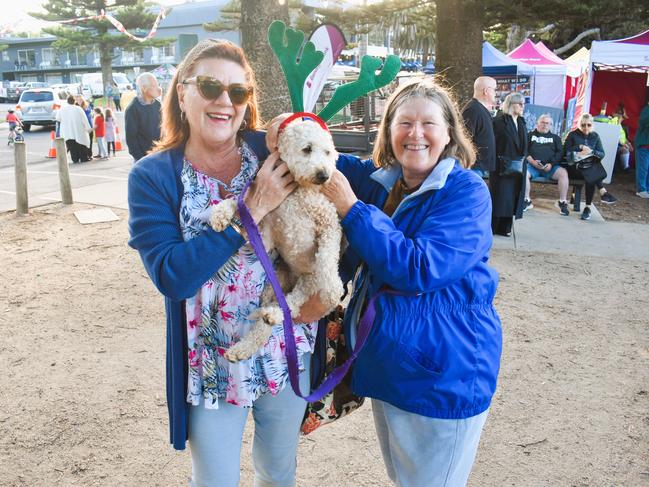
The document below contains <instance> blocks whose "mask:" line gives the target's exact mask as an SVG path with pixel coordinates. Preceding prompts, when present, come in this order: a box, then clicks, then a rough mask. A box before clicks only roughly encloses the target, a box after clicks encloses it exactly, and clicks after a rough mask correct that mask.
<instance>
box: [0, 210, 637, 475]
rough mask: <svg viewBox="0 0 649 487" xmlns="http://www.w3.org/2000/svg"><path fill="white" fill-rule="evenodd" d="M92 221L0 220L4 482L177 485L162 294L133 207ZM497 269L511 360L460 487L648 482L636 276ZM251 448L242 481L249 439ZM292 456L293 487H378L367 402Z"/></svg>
mask: <svg viewBox="0 0 649 487" xmlns="http://www.w3.org/2000/svg"><path fill="white" fill-rule="evenodd" d="M85 208H88V207H87V206H85V205H75V206H74V207H73V208H65V207H62V206H60V205H51V206H47V207H43V208H40V209H38V210H36V211H35V213H34V215H33V216H31V217H28V218H25V219H16V218H15V217H14V216H13V214H10V213H7V214H2V215H0V236H1V238H0V263H1V269H2V292H0V334H1V336H2V340H0V370H2V371H4V373H3V374H2V376H0V485H1V486H3V487H4V486H7V487H12V486H29V487H38V486H48V487H50V486H59V485H61V486H130V485H144V486H183V485H187V478H188V476H189V472H190V463H189V455H188V453H187V452H184V453H176V452H174V451H173V450H172V449H171V448H170V447H169V446H168V444H167V441H168V437H167V423H166V421H167V420H166V407H165V395H164V315H163V302H162V298H161V297H160V296H159V295H158V294H157V292H156V291H155V290H154V288H153V286H152V285H151V283H150V281H149V280H148V278H147V277H146V275H145V272H144V270H143V268H142V265H141V264H140V261H139V258H138V256H137V254H136V253H135V252H134V251H131V250H130V249H128V247H127V246H126V239H127V229H126V221H125V220H126V217H127V215H126V212H125V211H121V210H114V211H115V212H116V213H117V214H118V215H119V216H120V218H121V220H120V221H119V222H111V223H102V224H96V225H90V226H82V225H80V224H78V223H77V221H76V219H75V218H74V216H73V214H72V211H73V210H78V209H85ZM639 244H640V243H639ZM644 245H646V242H645V243H644ZM492 262H493V264H494V266H495V267H496V268H497V269H498V270H499V271H500V273H501V279H502V280H501V285H500V289H499V294H498V304H497V305H498V310H499V312H500V314H501V317H502V320H503V328H504V342H505V344H504V356H503V362H502V370H501V375H500V382H499V389H498V393H497V396H496V398H495V400H494V403H493V406H492V411H491V415H490V418H489V420H488V421H487V427H486V430H485V432H484V435H483V439H482V443H481V447H480V451H479V455H478V459H477V462H476V466H475V469H474V473H473V475H472V477H471V481H470V485H471V486H476V487H477V486H498V487H500V486H526V487H534V486H539V487H540V486H613V485H614V486H632V487H635V486H646V485H649V458H648V452H649V380H648V379H649V333H648V331H649V323H648V322H649V318H647V309H649V295H648V293H647V283H648V282H649V272H648V270H647V266H646V264H641V263H635V262H632V261H618V262H611V263H609V262H607V261H605V260H603V259H596V258H582V257H574V256H558V255H550V254H525V253H514V252H505V251H498V252H495V253H494V255H493V259H492ZM249 426H250V425H249ZM245 442H246V444H245V451H244V456H243V461H242V472H243V473H242V484H241V485H243V486H249V485H251V484H252V482H251V467H250V461H249V458H250V455H249V450H250V446H251V445H250V428H247V430H246V438H245ZM298 461H299V466H298V478H299V485H300V486H316V485H318V486H319V485H328V486H352V485H353V486H383V485H389V483H388V482H387V478H386V476H385V474H384V470H383V466H382V461H381V458H380V453H379V450H378V446H377V444H376V442H375V440H374V433H373V424H372V419H371V410H370V407H369V406H367V407H364V408H363V409H361V410H359V411H358V412H356V413H354V414H353V415H352V416H351V417H349V418H347V419H346V420H343V421H341V422H339V423H338V424H334V425H332V426H329V427H327V428H325V429H323V430H322V431H320V432H316V433H314V434H313V435H311V436H310V437H309V438H306V439H302V441H301V446H300V451H299V459H298Z"/></svg>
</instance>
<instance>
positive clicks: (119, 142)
mask: <svg viewBox="0 0 649 487" xmlns="http://www.w3.org/2000/svg"><path fill="white" fill-rule="evenodd" d="M123 149H124V148H123V147H122V138H121V137H120V136H119V126H118V125H117V124H115V150H116V151H118V150H123Z"/></svg>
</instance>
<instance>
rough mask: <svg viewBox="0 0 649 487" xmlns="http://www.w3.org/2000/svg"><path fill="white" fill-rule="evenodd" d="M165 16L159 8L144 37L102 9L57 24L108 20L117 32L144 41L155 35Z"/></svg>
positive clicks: (164, 12) (163, 11) (163, 10)
mask: <svg viewBox="0 0 649 487" xmlns="http://www.w3.org/2000/svg"><path fill="white" fill-rule="evenodd" d="M166 16H167V13H166V11H165V9H164V8H163V9H161V10H160V13H159V14H158V17H156V19H155V22H154V23H153V27H151V30H150V31H149V33H148V34H147V35H145V36H144V37H138V36H136V35H133V34H131V33H130V32H129V31H127V30H126V28H125V27H124V25H123V24H122V23H121V22H120V21H119V20H117V19H116V18H115V17H113V15H112V14H110V13H106V12H105V11H104V10H101V12H100V13H99V14H98V15H91V16H89V17H79V18H77V19H70V20H63V21H61V22H59V24H72V25H75V24H78V23H80V22H86V21H88V20H108V22H110V23H111V24H113V27H115V29H116V30H117V31H118V32H120V33H122V34H124V35H125V36H128V37H130V38H131V39H133V40H134V41H138V42H144V41H146V40H149V39H151V38H152V37H153V36H155V35H156V32H157V31H158V25H160V22H161V21H162V19H164V18H165V17H166Z"/></svg>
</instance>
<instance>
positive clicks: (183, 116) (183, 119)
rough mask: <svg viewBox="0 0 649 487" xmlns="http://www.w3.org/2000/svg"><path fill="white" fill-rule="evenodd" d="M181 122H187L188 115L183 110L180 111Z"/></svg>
mask: <svg viewBox="0 0 649 487" xmlns="http://www.w3.org/2000/svg"><path fill="white" fill-rule="evenodd" d="M180 122H181V123H187V115H186V114H185V112H184V111H182V110H181V111H180Z"/></svg>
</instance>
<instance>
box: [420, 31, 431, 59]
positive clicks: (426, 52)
mask: <svg viewBox="0 0 649 487" xmlns="http://www.w3.org/2000/svg"><path fill="white" fill-rule="evenodd" d="M428 56H430V38H429V37H426V38H424V41H423V44H422V50H421V65H422V66H426V65H427V64H428Z"/></svg>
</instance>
